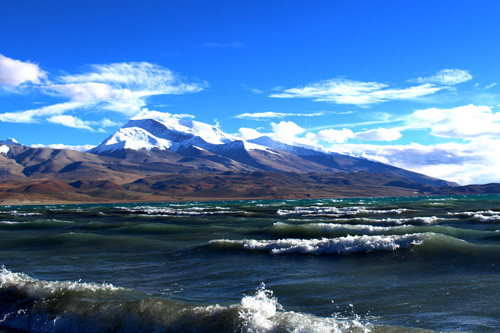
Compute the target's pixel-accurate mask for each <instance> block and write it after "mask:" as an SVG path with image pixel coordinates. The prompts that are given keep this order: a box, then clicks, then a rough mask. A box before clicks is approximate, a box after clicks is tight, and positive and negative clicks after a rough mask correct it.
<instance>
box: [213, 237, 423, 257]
mask: <svg viewBox="0 0 500 333" xmlns="http://www.w3.org/2000/svg"><path fill="white" fill-rule="evenodd" d="M427 237H428V234H426V233H423V234H408V235H387V236H378V235H370V236H367V235H363V236H345V237H338V238H321V239H296V238H286V239H278V240H257V239H244V240H225V239H220V240H213V241H210V243H222V244H224V243H229V244H241V245H243V248H245V249H248V250H258V251H269V252H270V253H271V254H284V253H303V254H350V253H356V252H372V251H376V250H384V251H394V250H397V249H400V248H408V247H410V246H411V245H420V244H422V242H423V241H424V240H425V239H426V238H427Z"/></svg>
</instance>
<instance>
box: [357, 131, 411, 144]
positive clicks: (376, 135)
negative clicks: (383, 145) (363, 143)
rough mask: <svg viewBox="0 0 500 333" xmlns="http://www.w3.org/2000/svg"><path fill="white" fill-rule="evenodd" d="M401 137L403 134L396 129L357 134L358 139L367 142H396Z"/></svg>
mask: <svg viewBox="0 0 500 333" xmlns="http://www.w3.org/2000/svg"><path fill="white" fill-rule="evenodd" d="M401 136H402V134H401V132H400V131H399V130H397V129H394V128H377V129H372V130H368V131H364V132H359V133H356V137H357V138H360V139H362V140H367V141H395V140H397V139H399V138H401Z"/></svg>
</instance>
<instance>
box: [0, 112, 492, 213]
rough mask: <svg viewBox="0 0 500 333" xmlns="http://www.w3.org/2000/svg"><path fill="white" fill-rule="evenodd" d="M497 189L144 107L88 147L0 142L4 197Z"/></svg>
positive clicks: (171, 197)
mask: <svg viewBox="0 0 500 333" xmlns="http://www.w3.org/2000/svg"><path fill="white" fill-rule="evenodd" d="M490 192H492V193H497V192H500V186H499V185H498V184H489V185H488V186H475V187H470V186H469V187H461V186H458V185H457V184H455V183H451V182H447V181H444V180H441V179H436V178H432V177H428V176H425V175H422V174H419V173H415V172H411V171H408V170H404V169H401V168H397V167H395V166H391V165H387V164H383V163H380V162H376V161H372V160H368V159H364V158H360V157H354V156H348V155H344V154H339V153H332V152H329V151H326V150H324V149H321V148H318V147H308V146H299V145H289V144H286V143H283V142H280V141H278V140H276V139H273V138H271V137H269V136H261V137H258V138H255V139H252V140H242V139H241V138H238V137H237V136H234V135H230V134H226V133H224V132H222V131H221V130H220V129H219V128H217V127H215V126H212V125H208V124H205V123H201V122H197V121H194V120H191V119H182V118H177V117H175V116H172V115H170V114H167V113H161V112H156V111H144V112H142V113H140V114H139V115H137V116H135V117H133V118H132V119H130V121H129V122H128V123H127V124H126V125H124V126H123V127H122V128H120V129H119V130H117V131H116V132H115V133H113V134H112V135H111V136H110V137H108V138H107V139H106V140H104V141H103V142H102V143H101V144H99V145H98V146H96V147H95V148H93V149H91V150H90V151H88V152H78V151H74V150H65V149H49V148H32V147H27V146H24V145H21V144H19V143H18V142H16V141H15V140H13V139H9V140H4V141H0V203H3V204H15V203H47V202H50V203H54V202H116V201H180V200H208V199H246V198H266V199H273V198H308V197H362V196H391V195H398V196H399V195H422V194H440V193H446V194H454V193H457V194H460V193H490Z"/></svg>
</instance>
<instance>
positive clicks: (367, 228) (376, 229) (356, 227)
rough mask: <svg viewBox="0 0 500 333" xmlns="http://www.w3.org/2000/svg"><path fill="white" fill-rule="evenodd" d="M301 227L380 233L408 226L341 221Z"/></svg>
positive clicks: (285, 226)
mask: <svg viewBox="0 0 500 333" xmlns="http://www.w3.org/2000/svg"><path fill="white" fill-rule="evenodd" d="M293 226H297V225H294V224H288V223H283V222H276V223H274V227H276V228H278V229H279V228H287V227H293ZM299 226H301V227H307V228H315V229H318V230H321V231H326V232H339V231H346V232H348V231H355V232H362V233H369V234H372V233H373V234H375V233H380V232H388V231H393V230H397V229H402V228H405V227H407V226H405V225H403V226H396V227H381V226H372V225H366V224H341V223H309V224H301V225H299Z"/></svg>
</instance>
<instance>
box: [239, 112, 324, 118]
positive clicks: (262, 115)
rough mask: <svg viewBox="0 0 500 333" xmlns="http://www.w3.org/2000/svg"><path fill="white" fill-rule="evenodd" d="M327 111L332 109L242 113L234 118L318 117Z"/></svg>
mask: <svg viewBox="0 0 500 333" xmlns="http://www.w3.org/2000/svg"><path fill="white" fill-rule="evenodd" d="M327 113H331V111H318V112H312V113H288V112H273V111H267V112H254V113H242V114H239V115H236V116H234V118H238V119H252V120H268V119H276V118H277V119H281V118H285V117H318V116H324V115H325V114H327Z"/></svg>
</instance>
